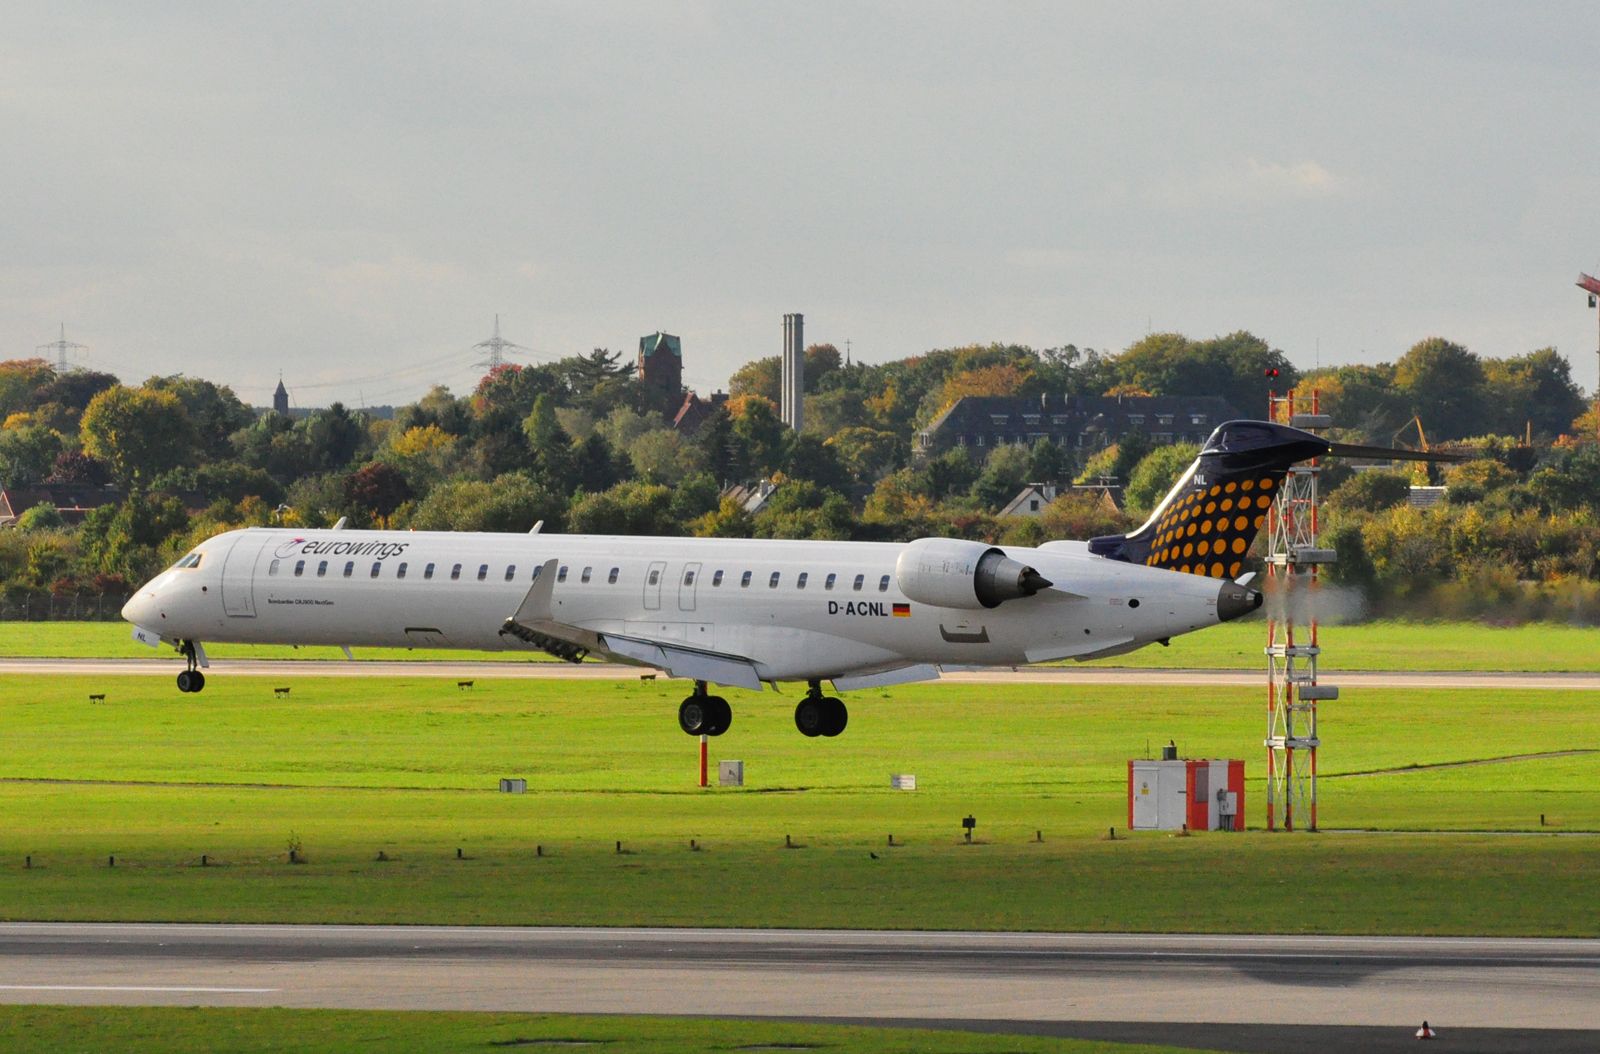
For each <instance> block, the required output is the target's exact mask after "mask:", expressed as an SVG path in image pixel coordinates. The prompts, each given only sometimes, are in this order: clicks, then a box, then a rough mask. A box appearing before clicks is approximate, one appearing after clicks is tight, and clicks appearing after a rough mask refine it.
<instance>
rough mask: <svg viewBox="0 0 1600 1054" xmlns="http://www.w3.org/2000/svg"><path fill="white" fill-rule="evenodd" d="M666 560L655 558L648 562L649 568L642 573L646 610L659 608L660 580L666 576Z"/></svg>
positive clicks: (657, 609)
mask: <svg viewBox="0 0 1600 1054" xmlns="http://www.w3.org/2000/svg"><path fill="white" fill-rule="evenodd" d="M666 574H667V562H666V561H665V560H655V561H652V562H651V564H650V569H649V570H647V571H646V572H645V573H644V609H645V610H646V611H659V610H660V608H661V580H662V579H663V578H665V577H666Z"/></svg>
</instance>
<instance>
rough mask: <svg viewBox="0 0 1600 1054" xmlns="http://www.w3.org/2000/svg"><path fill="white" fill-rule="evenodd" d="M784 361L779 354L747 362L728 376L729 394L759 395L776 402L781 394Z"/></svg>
mask: <svg viewBox="0 0 1600 1054" xmlns="http://www.w3.org/2000/svg"><path fill="white" fill-rule="evenodd" d="M782 383H783V363H782V362H781V361H780V360H779V358H778V356H776V355H773V356H771V357H770V358H765V359H755V360H753V361H751V362H747V363H745V364H744V365H743V366H740V367H739V368H738V369H737V370H735V371H734V373H733V376H732V377H729V378H728V394H730V395H759V396H761V397H762V398H763V399H768V400H770V401H772V402H774V403H776V402H777V401H778V399H779V397H780V395H781V393H780V392H779V391H778V389H779V388H780V387H781V385H782Z"/></svg>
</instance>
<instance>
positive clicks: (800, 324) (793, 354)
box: [778, 314, 806, 432]
mask: <svg viewBox="0 0 1600 1054" xmlns="http://www.w3.org/2000/svg"><path fill="white" fill-rule="evenodd" d="M805 383H806V340H805V316H804V315H799V314H795V315H784V316H783V381H782V384H781V386H780V387H779V391H778V402H779V407H778V412H779V415H780V416H781V417H782V418H783V423H784V424H786V425H788V426H789V427H790V428H792V429H794V430H795V431H796V432H798V431H800V404H801V402H802V401H803V399H804V398H805Z"/></svg>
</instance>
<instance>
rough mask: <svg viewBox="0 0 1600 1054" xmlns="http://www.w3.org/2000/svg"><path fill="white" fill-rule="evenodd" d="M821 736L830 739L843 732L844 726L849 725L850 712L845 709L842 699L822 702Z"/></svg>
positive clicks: (830, 699)
mask: <svg viewBox="0 0 1600 1054" xmlns="http://www.w3.org/2000/svg"><path fill="white" fill-rule="evenodd" d="M822 716H823V724H822V734H823V735H825V736H827V737H828V738H829V739H832V738H833V737H834V736H836V735H838V734H839V733H840V732H843V731H844V726H845V725H847V724H849V723H850V711H849V710H846V709H845V705H844V700H843V699H832V698H829V699H824V700H822Z"/></svg>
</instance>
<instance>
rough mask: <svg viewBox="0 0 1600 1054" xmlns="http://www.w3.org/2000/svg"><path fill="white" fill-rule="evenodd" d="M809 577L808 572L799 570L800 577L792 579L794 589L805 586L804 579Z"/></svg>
mask: <svg viewBox="0 0 1600 1054" xmlns="http://www.w3.org/2000/svg"><path fill="white" fill-rule="evenodd" d="M810 577H811V576H810V575H809V574H807V573H806V572H804V571H801V572H800V577H799V578H797V579H795V580H794V587H795V588H796V589H804V588H805V587H806V579H807V578H810Z"/></svg>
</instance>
